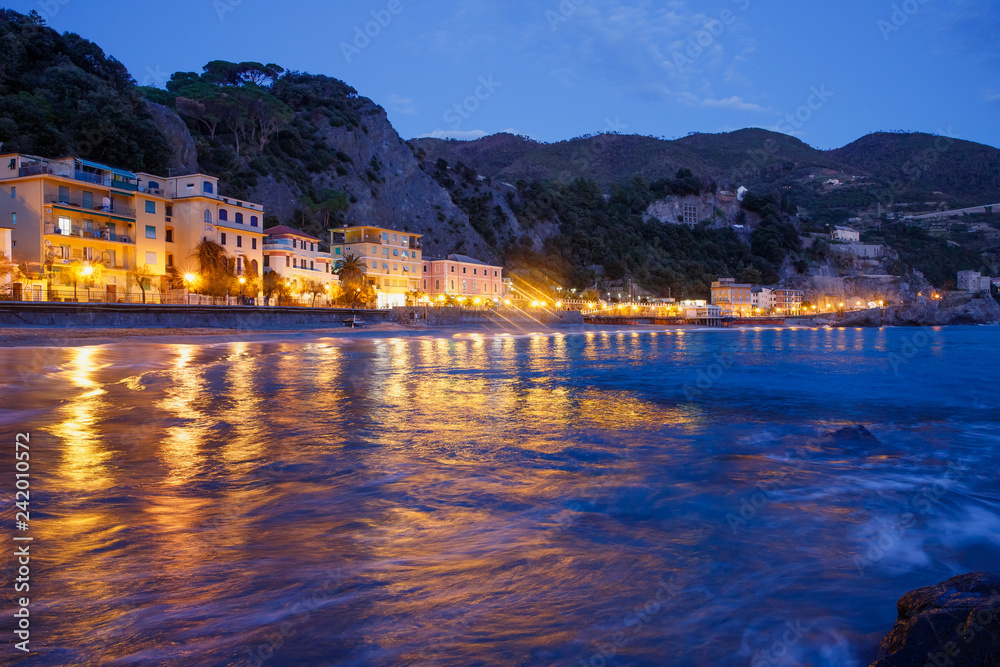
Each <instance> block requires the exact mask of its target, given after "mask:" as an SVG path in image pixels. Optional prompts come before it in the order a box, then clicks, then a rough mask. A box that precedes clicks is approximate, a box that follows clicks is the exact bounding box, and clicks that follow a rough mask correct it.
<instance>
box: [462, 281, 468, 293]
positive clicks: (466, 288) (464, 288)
mask: <svg viewBox="0 0 1000 667" xmlns="http://www.w3.org/2000/svg"><path fill="white" fill-rule="evenodd" d="M462 291H463V292H467V291H469V284H468V283H467V282H465V281H464V280H463V281H462Z"/></svg>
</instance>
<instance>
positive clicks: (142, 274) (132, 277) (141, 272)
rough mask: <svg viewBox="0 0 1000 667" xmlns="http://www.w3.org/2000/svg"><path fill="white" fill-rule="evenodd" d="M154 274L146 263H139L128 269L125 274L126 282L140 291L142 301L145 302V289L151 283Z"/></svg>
mask: <svg viewBox="0 0 1000 667" xmlns="http://www.w3.org/2000/svg"><path fill="white" fill-rule="evenodd" d="M155 276H156V274H155V273H153V270H152V269H151V268H149V266H148V265H146V264H141V265H139V266H136V267H135V268H134V269H130V270H129V272H128V274H127V275H126V280H127V281H128V284H129V285H130V286H131V285H135V286H136V287H138V288H139V289H140V290H141V291H142V302H143V303H146V290H148V289H149V288H150V287H151V285H150V283H151V282H152V280H153V278H154V277H155Z"/></svg>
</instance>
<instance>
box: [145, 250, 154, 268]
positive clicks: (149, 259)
mask: <svg viewBox="0 0 1000 667" xmlns="http://www.w3.org/2000/svg"><path fill="white" fill-rule="evenodd" d="M146 264H151V265H153V266H156V253H155V252H147V253H146Z"/></svg>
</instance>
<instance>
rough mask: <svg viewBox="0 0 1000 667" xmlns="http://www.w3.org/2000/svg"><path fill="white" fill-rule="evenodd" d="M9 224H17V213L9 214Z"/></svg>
mask: <svg viewBox="0 0 1000 667" xmlns="http://www.w3.org/2000/svg"><path fill="white" fill-rule="evenodd" d="M10 224H11V225H16V224H17V213H11V214H10Z"/></svg>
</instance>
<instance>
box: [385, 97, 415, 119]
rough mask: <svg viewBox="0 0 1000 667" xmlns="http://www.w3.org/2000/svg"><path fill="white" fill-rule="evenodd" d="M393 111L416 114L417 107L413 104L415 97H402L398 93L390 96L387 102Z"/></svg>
mask: <svg viewBox="0 0 1000 667" xmlns="http://www.w3.org/2000/svg"><path fill="white" fill-rule="evenodd" d="M386 104H388V105H389V106H390V107H392V110H393V111H396V112H397V113H403V114H415V113H417V107H416V106H415V105H414V104H413V98H411V97H400V96H399V95H397V94H396V93H393V94H392V95H390V96H389V99H388V101H387V102H386Z"/></svg>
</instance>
